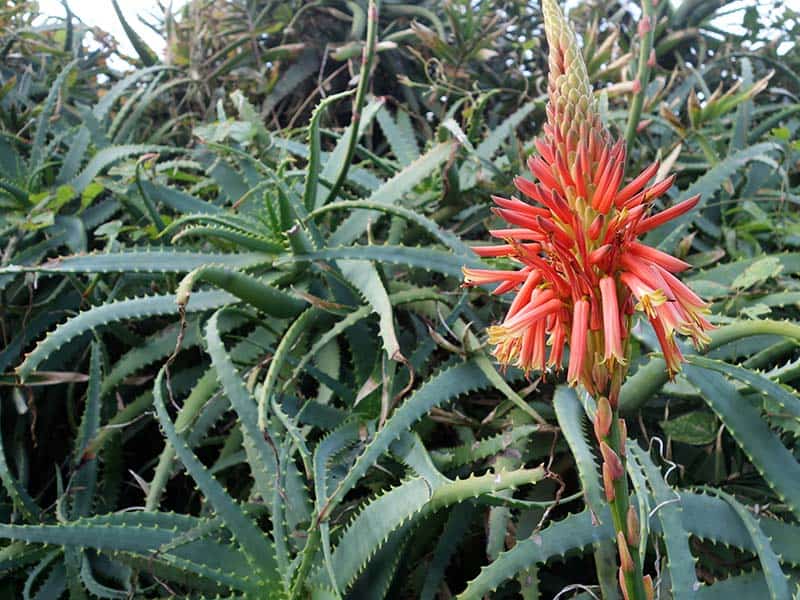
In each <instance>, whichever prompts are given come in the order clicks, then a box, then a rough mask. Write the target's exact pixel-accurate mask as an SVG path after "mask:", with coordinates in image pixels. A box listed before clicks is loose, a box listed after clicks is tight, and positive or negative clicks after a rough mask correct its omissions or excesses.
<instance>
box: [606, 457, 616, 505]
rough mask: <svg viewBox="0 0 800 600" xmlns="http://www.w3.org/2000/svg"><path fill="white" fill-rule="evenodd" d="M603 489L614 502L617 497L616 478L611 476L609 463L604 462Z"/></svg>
mask: <svg viewBox="0 0 800 600" xmlns="http://www.w3.org/2000/svg"><path fill="white" fill-rule="evenodd" d="M603 489H604V490H605V492H606V500H607V501H608V502H613V501H614V499H615V498H616V497H617V493H616V492H615V491H614V479H613V478H612V477H611V469H609V468H608V463H603Z"/></svg>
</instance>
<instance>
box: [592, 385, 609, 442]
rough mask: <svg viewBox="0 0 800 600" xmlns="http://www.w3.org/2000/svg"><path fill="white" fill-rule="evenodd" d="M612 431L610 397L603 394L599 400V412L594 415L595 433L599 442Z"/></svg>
mask: <svg viewBox="0 0 800 600" xmlns="http://www.w3.org/2000/svg"><path fill="white" fill-rule="evenodd" d="M609 431H611V405H610V404H609V403H608V398H606V397H605V396H602V397H601V398H600V400H598V401H597V412H596V413H595V415H594V435H595V437H597V441H598V442H602V441H603V440H604V439H605V438H606V437H608V433H609Z"/></svg>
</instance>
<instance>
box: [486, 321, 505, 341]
mask: <svg viewBox="0 0 800 600" xmlns="http://www.w3.org/2000/svg"><path fill="white" fill-rule="evenodd" d="M486 333H488V334H489V343H490V344H492V345H493V346H499V345H501V344H503V343H504V342H507V341H509V339H510V338H511V332H510V331H509V329H508V327H504V326H503V325H492V326H491V327H489V328H488V329H487V330H486Z"/></svg>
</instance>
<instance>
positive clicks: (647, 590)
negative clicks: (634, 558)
mask: <svg viewBox="0 0 800 600" xmlns="http://www.w3.org/2000/svg"><path fill="white" fill-rule="evenodd" d="M642 583H644V595H645V598H647V600H653V599H654V598H655V597H656V591H655V590H654V589H653V578H652V577H650V575H645V576H644V577H643V578H642Z"/></svg>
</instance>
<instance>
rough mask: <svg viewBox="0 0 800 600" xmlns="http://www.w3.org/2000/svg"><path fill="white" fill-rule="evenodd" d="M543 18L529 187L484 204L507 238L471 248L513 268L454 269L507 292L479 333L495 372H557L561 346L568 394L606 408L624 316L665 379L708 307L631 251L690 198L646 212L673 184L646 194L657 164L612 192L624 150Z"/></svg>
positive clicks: (564, 35)
mask: <svg viewBox="0 0 800 600" xmlns="http://www.w3.org/2000/svg"><path fill="white" fill-rule="evenodd" d="M543 12H544V16H545V31H546V33H547V41H548V44H549V46H550V55H549V56H550V59H549V66H550V74H549V82H548V92H549V101H548V104H547V122H546V124H545V125H544V133H543V135H542V137H541V138H539V139H537V140H536V142H535V145H536V149H537V151H538V154H537V155H536V156H532V157H531V158H530V159H529V160H528V168H529V170H530V171H531V174H532V175H533V177H534V180H528V179H525V178H523V177H517V178H516V179H515V186H516V188H517V189H518V190H519V191H520V193H521V194H522V196H523V198H525V199H519V198H511V199H506V198H500V197H494V202H495V204H496V205H497V208H495V209H494V212H495V213H496V214H497V215H498V216H500V217H501V218H502V219H504V220H505V221H506V222H507V223H508V224H509V228H507V229H496V230H493V231H491V234H492V235H493V236H494V237H496V238H499V239H501V240H503V243H502V244H500V245H494V246H483V247H477V248H475V252H476V253H477V254H478V255H479V256H482V257H492V258H496V257H505V258H508V259H511V260H512V261H513V262H515V263H517V264H518V265H519V266H520V268H519V270H506V271H491V270H488V269H466V268H465V269H464V283H465V285H482V284H486V283H495V282H496V283H498V284H499V285H498V287H497V288H496V289H495V293H497V294H500V293H506V292H509V291H514V290H517V296H516V298H515V300H514V301H513V303H512V305H511V309H510V310H509V312H508V314H507V316H506V318H505V320H504V321H503V323H501V324H499V325H496V326H493V327H491V328H490V329H489V341H490V342H491V343H492V344H493V345H494V346H495V348H494V355H495V356H496V357H497V359H498V360H499V361H500V362H501V363H503V364H514V365H516V366H518V367H520V368H522V369H524V370H525V372H526V373H527V372H530V371H542V370H544V369H545V368H546V367H547V366H549V367H552V368H556V369H558V368H560V367H561V362H562V356H563V353H564V349H565V346H566V344H567V340H569V349H570V358H569V367H568V373H567V379H568V381H569V382H570V384H572V385H575V384H576V383H581V384H582V385H583V386H584V387H585V388H586V389H587V390H588V391H589V392H590V393H592V394H594V395H598V394H602V395H606V396H607V397H608V398H609V401H611V402H612V404H615V403H616V399H617V396H618V392H619V389H618V388H619V385H621V381H622V377H620V376H619V373H620V372H622V373H623V374H624V371H625V364H626V354H627V350H628V338H629V335H628V334H629V331H630V327H631V316H632V315H633V313H634V312H635V311H641V312H643V313H644V315H645V316H646V317H647V318H648V319H649V321H650V322H651V324H652V325H653V328H654V330H655V333H656V336H657V338H658V340H659V343H660V345H661V350H662V352H663V353H664V356H665V357H666V362H667V368H668V369H669V372H670V374H674V373H675V372H677V371H678V370H679V369H680V363H681V361H682V358H683V357H682V355H681V352H680V349H679V348H678V345H677V343H676V339H675V335H676V333H678V334H682V335H687V336H689V337H691V338H692V340H693V341H694V343H695V344H703V343H706V342H707V341H708V336H707V335H706V331H708V330H709V329H711V328H712V325H711V324H710V323H709V322H708V321H707V320H706V319H705V317H704V316H703V315H704V314H705V313H707V312H708V305H707V304H706V303H705V302H704V301H703V300H702V299H700V298H699V297H698V296H697V295H696V294H694V293H693V292H692V291H691V290H690V289H689V288H688V287H686V285H684V284H683V283H681V281H680V280H678V278H677V277H675V275H674V274H675V273H679V272H681V271H684V270H685V269H688V268H689V264H688V263H686V262H684V261H682V260H680V259H678V258H676V257H674V256H671V255H669V254H667V253H665V252H662V251H661V250H657V249H655V248H651V247H649V246H647V245H645V244H643V243H641V242H640V241H638V238H639V236H641V235H642V234H644V233H646V232H648V231H651V230H653V229H655V228H656V227H660V226H661V225H664V224H665V223H667V222H668V221H670V220H672V219H675V218H676V217H678V216H680V215H682V214H684V213H686V212H687V211H689V210H691V209H692V208H694V207H695V206H696V204H697V202H698V199H699V198H698V197H697V196H695V197H693V198H689V199H688V200H684V201H683V202H680V203H678V204H675V205H674V206H671V207H670V208H667V209H665V210H663V211H661V212H659V213H654V212H653V211H654V202H655V201H656V199H658V198H659V197H661V196H663V195H664V194H665V193H666V192H667V191H668V190H669V188H670V186H671V185H672V183H673V181H674V176H671V177H666V178H665V179H662V180H660V181H657V182H655V183H652V184H651V185H649V186H648V184H649V183H650V182H651V180H652V179H653V178H654V177H655V175H656V173H657V172H658V166H659V165H658V163H657V162H656V163H653V164H652V165H650V166H648V167H647V168H646V169H644V170H643V171H642V172H641V173H640V174H639V175H637V176H636V177H634V178H633V179H632V180H631V181H630V182H628V183H624V182H623V175H624V171H625V157H626V149H625V144H624V142H623V141H622V140H615V139H614V138H613V137H612V135H611V134H610V132H609V131H608V130H607V129H605V127H604V126H603V125H602V123H601V120H600V116H599V113H598V111H597V108H596V103H595V99H594V95H593V93H592V88H591V85H590V83H589V79H588V76H587V74H586V67H585V65H584V62H583V59H582V57H581V55H580V51H579V49H578V48H579V47H578V45H577V43H576V40H575V37H574V33H573V32H572V30H571V29H570V28H569V25H568V24H567V23H566V20H565V19H564V17H563V15H562V14H561V11H560V9H559V8H558V5H557V4H556V2H555V0H544V1H543ZM548 346H549V357H548V356H547V354H548V353H547V347H548ZM614 388H616V389H614Z"/></svg>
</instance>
